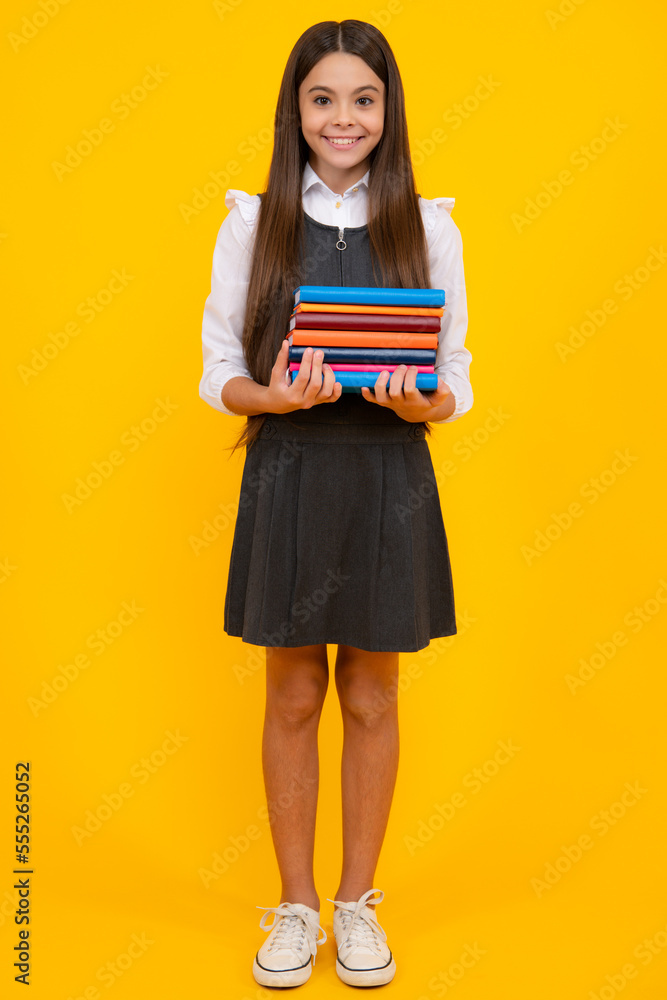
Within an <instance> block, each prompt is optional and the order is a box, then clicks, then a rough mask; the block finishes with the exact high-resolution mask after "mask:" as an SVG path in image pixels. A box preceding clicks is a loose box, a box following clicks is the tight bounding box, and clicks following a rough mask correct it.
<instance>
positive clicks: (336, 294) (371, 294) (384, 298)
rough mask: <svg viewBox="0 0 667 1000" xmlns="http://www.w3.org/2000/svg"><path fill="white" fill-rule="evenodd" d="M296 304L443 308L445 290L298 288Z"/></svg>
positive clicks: (295, 293) (295, 295) (339, 286)
mask: <svg viewBox="0 0 667 1000" xmlns="http://www.w3.org/2000/svg"><path fill="white" fill-rule="evenodd" d="M299 302H331V303H333V304H334V305H340V304H341V303H350V304H353V305H358V306H359V305H360V306H364V305H365V306H444V304H445V290H444V288H372V287H366V286H363V285H299V286H298V288H295V289H294V304H295V305H298V303H299Z"/></svg>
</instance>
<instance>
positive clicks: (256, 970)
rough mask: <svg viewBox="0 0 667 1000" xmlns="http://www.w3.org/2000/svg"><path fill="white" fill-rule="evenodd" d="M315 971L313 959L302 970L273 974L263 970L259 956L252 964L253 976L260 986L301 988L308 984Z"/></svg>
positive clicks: (268, 970)
mask: <svg viewBox="0 0 667 1000" xmlns="http://www.w3.org/2000/svg"><path fill="white" fill-rule="evenodd" d="M312 971H313V962H312V959H311V961H310V962H308V964H307V965H304V966H303V967H302V968H301V969H289V970H287V971H285V972H271V970H270V969H263V968H262V966H261V965H260V964H259V962H258V961H257V955H255V958H254V960H253V963H252V974H253V976H254V977H255V982H257V983H259V984H260V986H301V985H302V983H307V982H308V980H309V979H310V976H311V974H312Z"/></svg>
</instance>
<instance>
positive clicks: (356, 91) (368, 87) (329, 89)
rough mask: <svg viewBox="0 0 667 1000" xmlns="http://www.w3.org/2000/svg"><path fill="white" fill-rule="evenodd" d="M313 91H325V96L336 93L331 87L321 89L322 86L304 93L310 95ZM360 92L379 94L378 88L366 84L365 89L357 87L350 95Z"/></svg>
mask: <svg viewBox="0 0 667 1000" xmlns="http://www.w3.org/2000/svg"><path fill="white" fill-rule="evenodd" d="M313 90H326V92H327V94H335V93H336V91H335V90H332V89H331V87H322V86H319V85H318V86H316V87H311V88H310V90H308V91H306V93H308V94H310V93H312V91H313ZM360 90H374V91H375V93H376V94H379V93H380V91H379V90H378V88H377V87H374V86H373V84H372V83H369V84H366V86H365V87H357V89H356V90H353V91H352V93H353V94H358V93H359V91H360Z"/></svg>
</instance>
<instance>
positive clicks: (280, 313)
mask: <svg viewBox="0 0 667 1000" xmlns="http://www.w3.org/2000/svg"><path fill="white" fill-rule="evenodd" d="M331 52H345V53H350V54H352V55H356V56H359V57H360V58H361V59H363V60H364V62H365V63H366V64H367V65H368V66H369V67H370V68H371V69H372V70H373V72H374V73H375V74H376V76H378V77H379V78H380V79H381V80H382V82H383V83H384V86H385V118H384V127H383V132H382V136H381V138H380V141H379V142H378V144H377V145H376V146H375V147H374V148H373V149H372V150H371V152H370V154H369V160H370V168H369V184H368V236H369V242H370V248H371V258H372V264H373V270H374V273H375V261H376V260H377V261H378V262H379V265H380V267H381V270H382V274H383V280H382V282H381V283H382V284H383V285H384V286H386V287H395V288H429V287H430V283H431V282H430V270H429V258H428V245H427V242H426V236H425V233H424V225H423V222H422V217H421V212H420V210H419V195H418V194H417V192H416V190H415V179H414V174H413V171H412V161H411V159H410V147H409V142H408V126H407V121H406V117H405V97H404V94H403V84H402V81H401V76H400V73H399V71H398V66H397V64H396V60H395V58H394V54H393V52H392V50H391V48H390V46H389V43H388V42H387V40H386V38H385V37H384V35H383V34H382V32H381V31H379V30H378V29H377V28H375V27H374V26H373V25H372V24H368V23H367V22H365V21H355V20H346V21H340V22H338V21H321V22H320V23H319V24H314V25H313V26H312V27H310V28H308V29H307V30H306V31H304V33H303V34H302V35H301V37H300V38H299V39H298V41H297V42H296V44H295V46H294V48H293V49H292V51H291V53H290V55H289V59H288V60H287V65H286V66H285V72H284V74H283V78H282V82H281V85H280V92H279V94H278V104H277V107H276V114H275V123H274V144H273V156H272V157H271V166H270V168H269V174H268V179H267V182H266V190H265V191H264V192H263V193H262V198H261V205H260V210H259V215H258V220H257V225H256V228H255V242H254V247H253V257H252V265H251V270H250V277H249V284H248V297H247V303H246V313H245V320H244V325H243V334H242V343H243V352H244V355H245V359H246V364H247V366H248V370H249V371H250V373H251V375H252V377H253V379H254V380H255V381H256V382H259V383H260V385H269V383H270V381H271V370H272V368H273V366H274V364H275V361H276V357H277V354H278V350H279V349H280V345H281V343H282V341H283V340H284V338H285V337H286V336H287V330H288V328H289V317H290V314H291V312H292V308H293V304H294V289H295V288H296V287H297V286H298V285H299V284H302V283H303V282H302V281H301V278H300V255H301V248H302V246H303V238H304V219H303V206H302V201H301V185H302V178H303V171H304V168H305V166H306V163H307V162H308V157H309V154H310V152H311V149H310V147H309V146H308V144H307V142H306V140H305V139H304V137H303V133H302V131H301V114H300V111H299V87H300V86H301V84H302V82H303V80H304V79H305V78H306V77H307V76H308V74H309V73H310V71H311V70H312V69H313V67H314V66H315V65H316V64H317V63H318V62H319V61H320V59H322V58H323V57H324V56H326V55H328V54H329V53H331ZM318 405H319V404H318ZM321 405H323V406H325V405H333V406H335V405H336V404H335V403H333V404H325V403H323V404H321ZM374 405H377V404H374V403H369V406H374ZM266 417H267V414H265V413H260V414H256V415H252V416H248V417H247V418H246V426H245V428H244V430H243V433H242V434H241V435H240V437H239V438H238V440H237V441H236V442H235V444H234V445H233V446H232V453H233V452H234V451H235V450H236V448H238V447H241V446H243V445H245V446H246V447H250V446H251V445H252V443H253V441H255V440H256V438H257V437H258V435H259V433H260V431H261V429H262V425H263V424H264V421H265V420H266ZM426 429H427V432H428V433H430V431H431V428H430V425H429V424H428V423H427V424H426Z"/></svg>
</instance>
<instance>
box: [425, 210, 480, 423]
mask: <svg viewBox="0 0 667 1000" xmlns="http://www.w3.org/2000/svg"><path fill="white" fill-rule="evenodd" d="M433 201H435V202H437V205H436V214H435V219H434V225H433V228H432V231H431V234H430V237H429V251H430V266H431V287H432V288H444V289H445V312H444V315H443V317H442V323H441V329H440V334H439V337H438V349H437V351H436V355H435V370H436V372H437V373H438V375H442V377H443V378H444V380H445V382H446V383H447V385H448V386H449V387H450V389H451V390H452V392H453V394H454V399H455V400H456V406H455V408H454V411H453V412H452V413H451V414H450V415H449V416H448V417H445V419H444V420H434V421H432V422H433V423H434V424H447V423H451V422H452V421H453V420H458V418H459V417H461V416H463V414H464V413H467V412H468V410H469V409H470V408H471V406H472V404H473V392H472V387H471V385H470V371H469V370H470V362H471V360H472V354H471V353H470V351H469V350H468V349H467V347H465V346H464V345H465V338H466V332H467V329H468V305H467V299H466V286H465V276H464V272H463V241H462V239H461V233H460V231H459V228H458V226H457V225H456V223H455V222H454V220H453V219H452V217H451V215H450V212H451V210H452V207H453V204H454V199H453V198H437V199H433Z"/></svg>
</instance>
